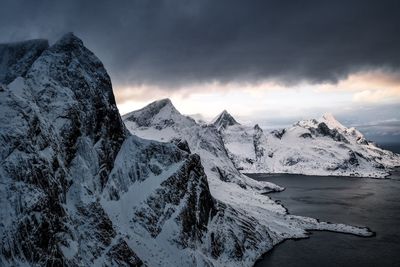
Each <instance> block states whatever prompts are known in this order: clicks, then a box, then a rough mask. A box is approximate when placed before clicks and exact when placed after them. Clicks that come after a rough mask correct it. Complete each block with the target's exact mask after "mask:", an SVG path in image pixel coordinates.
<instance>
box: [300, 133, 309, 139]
mask: <svg viewBox="0 0 400 267" xmlns="http://www.w3.org/2000/svg"><path fill="white" fill-rule="evenodd" d="M300 137H301V138H304V139H305V138H312V135H311V134H310V133H303V134H301V135H300Z"/></svg>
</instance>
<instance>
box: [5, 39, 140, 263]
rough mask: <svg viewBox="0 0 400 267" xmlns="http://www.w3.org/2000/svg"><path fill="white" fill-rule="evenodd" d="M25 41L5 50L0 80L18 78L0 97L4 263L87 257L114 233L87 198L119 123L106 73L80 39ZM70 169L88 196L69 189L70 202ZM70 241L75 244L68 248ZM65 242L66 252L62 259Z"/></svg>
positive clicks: (114, 149)
mask: <svg viewBox="0 0 400 267" xmlns="http://www.w3.org/2000/svg"><path fill="white" fill-rule="evenodd" d="M28 44H30V42H27V43H23V45H22V48H23V49H22V48H21V44H17V45H16V47H15V48H13V47H11V48H9V50H11V51H16V52H14V54H15V55H18V56H19V57H16V58H15V61H13V62H12V64H11V65H10V67H9V68H8V71H9V72H7V73H8V74H7V76H6V77H5V78H4V79H6V80H7V79H12V78H13V77H16V76H22V78H17V80H16V81H14V82H12V83H10V85H9V88H6V89H5V90H4V91H3V92H1V94H2V95H1V97H0V99H1V100H0V101H1V106H2V108H4V109H5V112H4V113H2V114H1V118H0V124H1V131H0V142H1V147H2V152H1V162H2V164H1V169H0V174H1V180H2V189H1V191H2V193H3V192H10V193H7V194H1V196H0V199H1V202H2V203H4V205H6V206H7V207H8V209H7V210H6V211H5V213H3V214H1V215H0V216H1V219H2V220H3V219H5V218H7V222H6V221H5V222H6V223H5V224H2V225H1V226H0V227H1V230H2V231H1V248H2V251H1V253H2V259H3V260H4V261H5V262H9V263H8V264H11V265H12V264H13V262H14V263H16V262H24V261H27V262H29V263H30V264H38V265H41V266H62V265H68V266H75V265H80V264H85V265H86V263H89V262H92V261H93V260H94V259H95V258H97V257H99V256H101V255H102V253H104V252H105V251H106V249H107V247H108V246H110V245H111V243H112V242H111V241H112V240H113V239H114V238H115V237H116V232H115V230H114V229H113V225H112V223H111V221H110V220H109V219H108V216H107V215H106V214H105V213H104V211H103V210H102V208H101V206H100V204H99V203H98V202H97V201H96V200H95V197H94V196H95V195H96V194H98V193H99V192H101V190H102V188H103V185H104V184H105V183H106V182H107V179H108V174H109V172H110V171H111V169H112V167H113V162H114V159H115V156H116V155H117V153H118V151H119V149H120V147H121V145H122V142H123V141H124V139H125V136H126V134H125V129H124V126H123V124H122V121H121V118H120V117H119V114H118V110H117V108H116V105H115V101H114V96H113V93H112V88H111V82H110V79H109V76H108V75H107V73H106V71H105V69H104V67H103V65H102V63H101V62H100V61H99V60H98V59H97V58H96V57H95V56H94V55H93V54H92V53H91V52H90V51H89V50H87V49H86V48H85V47H84V46H83V44H82V41H81V40H80V39H78V38H77V37H75V36H74V35H72V34H67V35H65V36H64V37H63V38H62V39H61V40H60V41H58V42H57V43H56V44H55V45H53V46H52V47H50V48H47V41H39V42H37V41H34V42H33V44H32V45H28ZM32 46H33V48H32ZM31 48H32V50H29V49H31ZM21 49H22V50H21ZM24 49H26V50H24ZM28 50H29V51H28ZM20 51H23V52H24V53H22V52H20ZM20 53H22V54H20ZM26 55H27V56H26ZM9 62H10V61H9ZM14 68H16V69H18V71H13V69H14ZM25 133H27V134H25ZM85 154H86V155H85ZM89 155H90V156H89ZM85 157H91V158H92V162H88V161H87V160H85V159H84V158H85ZM78 162H79V163H78ZM77 164H82V165H81V166H84V164H87V166H93V168H92V174H91V175H88V174H85V173H80V174H79V173H78V171H77V170H78V169H79V167H77ZM96 166H97V167H96ZM79 177H81V179H82V178H83V177H85V179H86V178H88V179H90V181H85V182H87V183H89V184H90V185H91V189H89V188H86V189H83V188H81V189H80V190H83V191H82V192H85V193H84V194H86V195H87V197H88V198H89V199H90V198H92V197H94V198H93V200H90V201H87V202H83V201H82V199H80V197H76V198H74V202H75V203H71V201H70V200H69V198H70V196H69V194H70V192H71V190H70V189H71V187H81V185H80V184H79V182H78V181H76V179H78V178H79ZM22 199H24V200H23V201H22V202H21V200H22ZM72 207H73V208H72ZM70 209H72V210H70ZM71 242H72V243H74V242H78V243H79V244H82V245H80V246H78V247H77V248H75V247H74V246H73V245H71ZM65 250H72V251H73V256H71V257H66V256H65V255H66V254H68V253H66V252H65ZM125 252H126V253H129V254H131V255H134V252H133V251H131V250H130V251H127V250H125ZM71 253H72V252H71ZM110 255H111V256H109V257H112V256H113V255H115V253H114V254H110ZM137 262H138V263H139V262H140V261H137Z"/></svg>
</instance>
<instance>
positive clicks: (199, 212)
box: [0, 33, 371, 266]
mask: <svg viewBox="0 0 400 267" xmlns="http://www.w3.org/2000/svg"><path fill="white" fill-rule="evenodd" d="M8 47H10V48H12V45H8ZM12 49H13V48H12ZM26 53H28V54H29V53H31V52H30V51H26ZM22 58H24V57H22ZM24 62H25V61H24ZM29 62H30V63H28V61H26V62H25V63H24V64H23V65H24V66H25V67H26V71H24V72H21V73H14V72H12V71H10V68H7V70H6V71H7V72H8V71H10V73H11V75H10V76H8V77H14V76H15V79H13V81H11V82H10V83H8V84H7V85H4V86H2V87H1V90H0V107H1V112H0V147H1V150H0V180H1V184H0V247H1V251H0V265H1V266H140V265H143V264H145V265H148V266H228V265H229V266H251V265H253V264H254V262H255V261H256V259H257V258H259V257H260V256H261V255H262V254H263V253H264V252H266V251H268V250H269V249H271V248H272V247H273V246H274V245H275V244H277V243H278V242H280V241H282V240H283V239H285V238H291V237H305V236H307V232H306V230H307V229H327V230H335V231H341V232H347V233H353V234H359V235H364V236H368V235H371V233H370V232H369V231H368V229H366V228H359V227H351V226H346V225H341V224H326V223H323V222H318V221H316V220H314V219H311V218H306V217H299V216H294V215H288V214H287V212H286V210H285V209H284V208H283V207H282V206H281V205H278V204H277V203H275V202H274V201H272V200H270V199H269V198H268V197H267V196H264V195H262V194H260V193H261V192H266V191H270V190H280V189H281V188H280V187H279V186H276V185H273V184H270V183H259V182H256V181H254V180H251V179H250V178H247V177H246V176H243V175H241V174H240V173H239V172H238V171H237V170H236V169H235V168H234V166H233V164H232V162H231V161H230V160H229V158H227V153H226V150H225V148H224V144H223V142H222V139H221V138H220V135H219V133H218V131H217V130H216V128H215V127H213V126H210V127H209V126H199V125H197V124H196V123H195V122H194V120H192V119H190V118H188V117H185V116H182V115H181V114H180V113H179V112H178V111H176V109H175V108H174V107H173V106H172V103H171V102H170V101H168V100H163V101H159V102H156V103H155V104H154V105H152V106H151V107H150V108H149V109H142V110H141V111H140V112H138V113H132V114H131V115H130V116H129V119H128V118H125V122H126V125H127V126H128V127H130V130H131V131H133V132H135V131H137V132H138V133H140V134H144V135H147V134H152V135H153V136H155V137H157V138H155V139H158V140H161V139H163V138H164V139H165V140H164V141H167V142H157V141H151V140H144V139H141V138H140V137H137V136H134V135H132V134H130V133H129V132H128V130H127V129H126V127H125V125H124V123H123V121H122V119H121V117H120V115H119V113H118V110H117V107H116V104H115V100H114V95H113V92H112V87H111V81H110V78H109V76H108V74H107V72H106V70H105V68H104V66H103V64H102V63H101V61H100V60H99V59H98V58H97V57H96V56H95V55H94V54H93V53H92V52H90V51H89V50H88V49H87V48H85V46H84V45H83V42H82V41H81V40H80V39H79V38H77V37H76V36H75V35H73V34H72V33H69V34H66V35H65V36H64V37H62V38H61V39H60V40H59V41H58V42H57V43H55V44H54V45H52V46H51V47H48V48H46V49H45V50H44V51H42V52H41V53H40V55H37V57H35V59H34V60H33V61H32V62H31V61H29ZM135 115H137V117H136V118H134V117H132V116H135ZM140 125H141V126H140ZM146 125H147V126H146ZM153 125H154V128H153ZM183 129H186V132H185V131H183ZM179 133H180V134H179ZM146 137H147V136H146ZM180 137H182V138H180ZM183 137H185V138H183ZM188 137H190V138H188ZM184 139H188V141H187V142H186V141H184ZM191 152H198V154H199V155H200V156H199V155H197V154H192V153H191Z"/></svg>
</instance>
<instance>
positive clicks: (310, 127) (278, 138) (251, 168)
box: [220, 114, 400, 177]
mask: <svg viewBox="0 0 400 267" xmlns="http://www.w3.org/2000/svg"><path fill="white" fill-rule="evenodd" d="M220 133H221V135H222V138H223V140H224V144H225V147H226V149H227V151H228V154H229V157H230V158H231V159H232V161H233V162H234V164H235V166H236V167H237V168H238V169H240V170H241V171H242V172H249V173H250V172H260V173H298V174H308V175H313V174H315V175H340V176H359V177H385V176H387V175H388V174H389V171H390V170H391V168H393V167H395V166H399V165H400V156H399V155H397V154H394V153H392V152H390V151H386V150H383V149H381V148H379V147H377V146H376V145H375V144H373V143H371V142H368V141H367V140H366V139H365V137H364V136H363V135H362V134H361V133H360V132H359V131H358V130H356V129H354V128H347V127H345V126H343V125H342V124H341V123H340V122H338V121H337V120H336V119H335V118H334V117H333V116H332V114H325V115H324V116H323V117H322V118H321V119H319V120H315V119H313V120H306V121H299V122H297V123H296V124H294V125H293V126H292V127H290V128H287V129H282V130H277V131H273V132H270V133H269V132H268V133H266V132H264V131H263V130H262V129H261V128H260V127H259V126H258V125H256V126H255V127H248V126H242V125H232V126H229V127H226V128H223V129H220Z"/></svg>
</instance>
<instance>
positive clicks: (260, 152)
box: [253, 124, 265, 160]
mask: <svg viewBox="0 0 400 267" xmlns="http://www.w3.org/2000/svg"><path fill="white" fill-rule="evenodd" d="M262 136H263V130H262V129H261V128H260V126H259V125H258V124H256V125H255V126H254V134H253V145H254V152H255V155H256V160H259V159H261V158H262V157H264V154H265V149H264V148H263V147H262V146H261V144H262V141H261V140H260V139H261V137H262Z"/></svg>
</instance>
